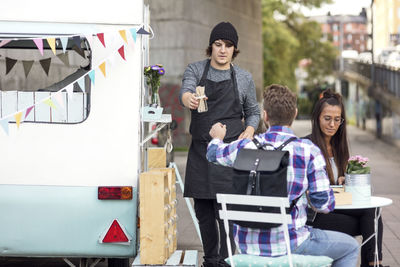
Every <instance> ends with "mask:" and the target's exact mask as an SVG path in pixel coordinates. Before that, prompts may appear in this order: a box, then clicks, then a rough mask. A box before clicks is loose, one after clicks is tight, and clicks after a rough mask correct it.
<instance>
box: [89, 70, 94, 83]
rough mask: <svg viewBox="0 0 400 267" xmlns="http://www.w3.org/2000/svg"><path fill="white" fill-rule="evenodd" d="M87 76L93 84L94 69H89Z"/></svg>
mask: <svg viewBox="0 0 400 267" xmlns="http://www.w3.org/2000/svg"><path fill="white" fill-rule="evenodd" d="M88 75H89V78H90V80H91V81H92V83H93V85H94V79H95V73H94V70H91V71H89V74H88Z"/></svg>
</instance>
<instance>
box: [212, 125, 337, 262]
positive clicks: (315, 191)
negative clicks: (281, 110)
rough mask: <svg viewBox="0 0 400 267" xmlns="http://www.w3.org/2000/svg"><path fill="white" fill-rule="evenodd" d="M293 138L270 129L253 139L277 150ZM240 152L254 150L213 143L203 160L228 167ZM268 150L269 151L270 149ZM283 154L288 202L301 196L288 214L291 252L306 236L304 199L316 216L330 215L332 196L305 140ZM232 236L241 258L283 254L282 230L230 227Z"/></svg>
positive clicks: (244, 143) (242, 144)
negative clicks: (310, 205)
mask: <svg viewBox="0 0 400 267" xmlns="http://www.w3.org/2000/svg"><path fill="white" fill-rule="evenodd" d="M293 136H295V135H294V133H293V131H292V130H291V129H290V128H288V127H282V126H272V127H270V128H269V130H268V131H267V132H266V133H264V134H260V135H258V136H255V138H257V140H258V141H259V142H260V143H261V144H265V143H269V144H271V145H273V146H274V147H278V146H280V145H281V144H282V143H283V142H285V141H286V140H287V139H289V138H291V137H293ZM242 148H251V149H256V146H255V144H254V143H253V142H252V141H251V140H250V139H242V140H237V141H234V142H232V143H230V144H224V143H223V142H222V141H221V140H219V139H213V140H211V142H210V143H209V145H208V148H207V159H208V160H209V161H210V162H213V163H218V164H220V165H224V166H232V165H233V162H234V161H235V159H236V155H237V153H238V151H239V150H240V149H242ZM271 149H272V148H271ZM283 150H287V151H289V153H290V157H289V165H288V169H287V181H288V192H289V200H290V201H292V200H294V199H296V198H298V197H300V196H301V198H300V199H299V200H298V202H297V204H296V207H295V208H293V210H292V212H291V216H292V224H290V225H289V235H290V246H291V249H292V250H293V249H295V248H297V247H298V246H299V245H300V244H301V243H302V242H303V241H304V240H306V239H307V238H308V237H309V235H310V228H309V227H308V226H307V225H306V221H307V212H306V207H307V203H308V202H307V198H306V196H305V192H306V191H307V190H308V191H309V198H310V202H311V204H312V205H313V206H314V207H315V208H316V209H317V210H318V211H320V212H325V213H326V212H330V211H332V210H333V209H334V207H335V199H334V196H333V192H332V190H331V189H330V187H329V179H328V177H327V175H326V171H325V160H324V158H323V156H322V154H321V151H320V150H319V148H318V147H317V146H315V145H314V144H313V143H312V142H311V141H310V140H308V139H297V140H294V141H292V142H290V143H289V144H288V145H286V146H285V147H284V148H283ZM233 235H234V239H235V242H236V245H237V248H238V250H239V252H240V253H242V254H253V255H260V256H281V255H285V254H286V253H287V251H286V245H285V239H284V234H283V226H279V227H275V228H271V229H251V228H246V227H241V226H238V225H234V227H233Z"/></svg>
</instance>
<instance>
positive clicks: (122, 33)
mask: <svg viewBox="0 0 400 267" xmlns="http://www.w3.org/2000/svg"><path fill="white" fill-rule="evenodd" d="M118 32H119V35H121V37H122V39H124V42H125V43H126V44H128V39H126V31H125V30H120V31H118Z"/></svg>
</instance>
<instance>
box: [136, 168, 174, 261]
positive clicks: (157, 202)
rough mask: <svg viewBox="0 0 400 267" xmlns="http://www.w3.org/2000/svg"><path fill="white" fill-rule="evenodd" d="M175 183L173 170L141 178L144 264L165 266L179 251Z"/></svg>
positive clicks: (154, 170) (141, 244)
mask: <svg viewBox="0 0 400 267" xmlns="http://www.w3.org/2000/svg"><path fill="white" fill-rule="evenodd" d="M175 182H176V178H175V169H174V168H159V169H152V170H150V171H148V172H144V173H142V174H141V175H140V222H141V223H140V225H141V227H140V255H141V258H142V262H141V263H142V264H164V263H165V262H166V260H167V259H168V257H169V256H170V255H172V254H173V253H174V252H175V250H176V247H177V237H176V228H177V227H176V224H177V216H176V203H177V201H176V185H175ZM149 222H150V223H149ZM153 247H154V248H155V250H154V249H153Z"/></svg>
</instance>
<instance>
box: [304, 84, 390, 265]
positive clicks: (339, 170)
mask: <svg viewBox="0 0 400 267" xmlns="http://www.w3.org/2000/svg"><path fill="white" fill-rule="evenodd" d="M311 122H312V132H311V135H309V136H307V137H306V138H309V139H311V141H313V143H314V144H316V145H317V146H318V147H319V148H320V150H321V152H322V154H323V156H324V158H325V161H326V171H327V173H328V176H329V180H330V183H331V185H342V184H344V182H345V177H344V173H345V171H346V166H347V161H348V159H349V147H348V142H347V133H346V114H345V109H344V105H343V101H342V96H341V95H340V94H338V93H335V92H333V91H332V90H330V89H328V90H326V91H324V92H323V93H322V95H321V98H320V99H319V100H318V101H317V103H316V104H315V106H314V109H313V112H312V117H311ZM374 218H375V209H374V208H371V209H351V210H334V211H333V212H331V213H328V214H322V213H317V214H316V216H315V219H314V220H313V222H309V224H310V225H312V226H313V227H315V228H320V229H323V230H333V231H339V232H343V233H346V234H349V235H352V236H357V235H362V239H363V241H364V240H367V239H368V238H369V237H370V236H371V235H372V234H374V232H375V231H374ZM382 233H383V224H382V218H379V221H378V258H379V266H382ZM374 254H375V237H373V238H371V239H370V240H369V241H367V243H366V244H364V245H363V246H362V248H361V267H367V266H373V265H374Z"/></svg>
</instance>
